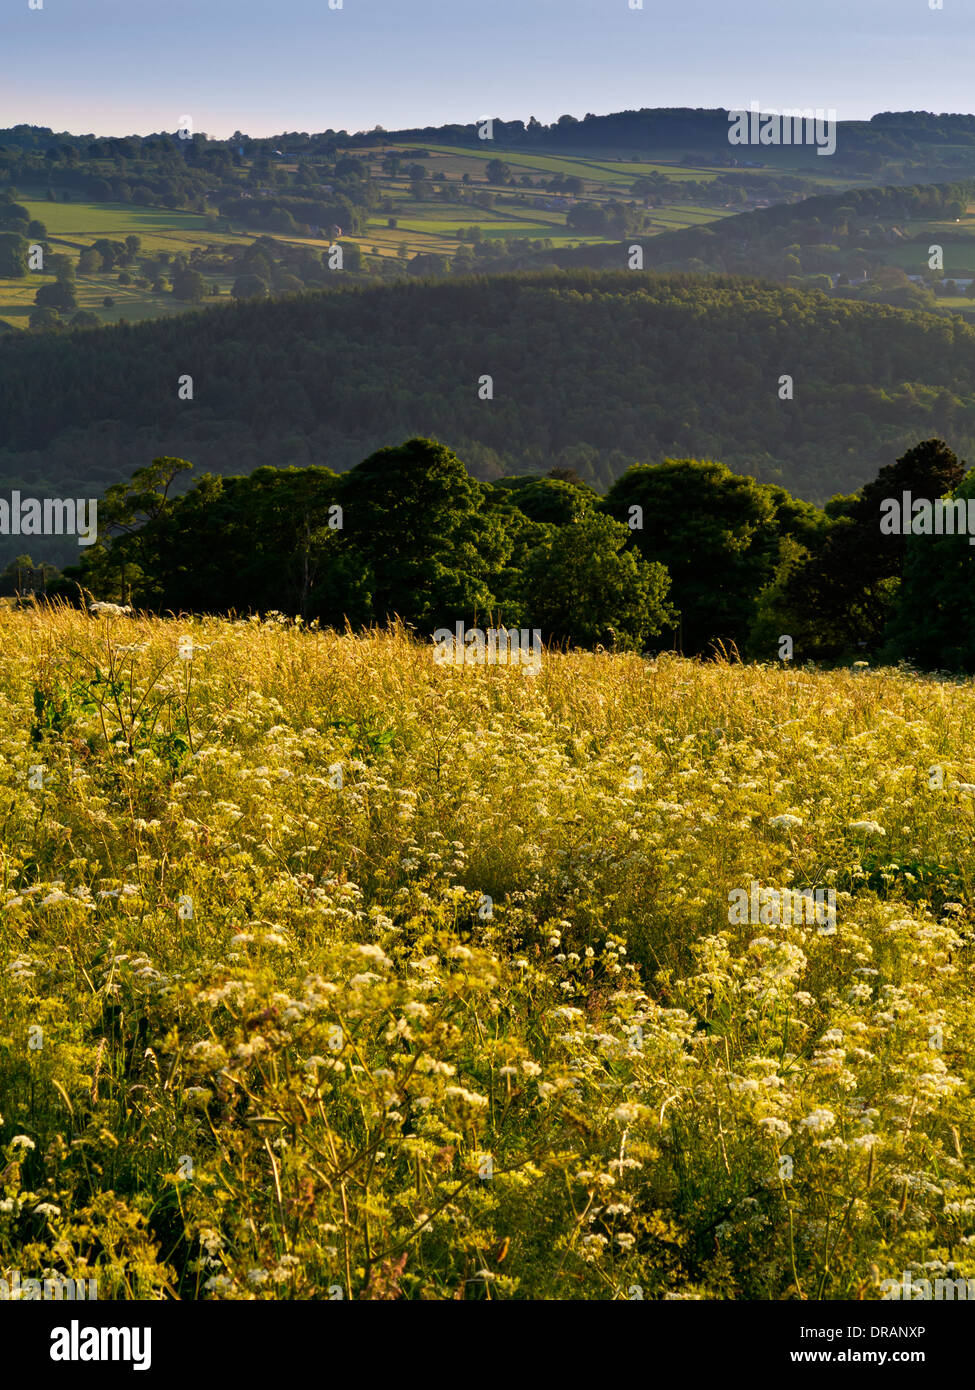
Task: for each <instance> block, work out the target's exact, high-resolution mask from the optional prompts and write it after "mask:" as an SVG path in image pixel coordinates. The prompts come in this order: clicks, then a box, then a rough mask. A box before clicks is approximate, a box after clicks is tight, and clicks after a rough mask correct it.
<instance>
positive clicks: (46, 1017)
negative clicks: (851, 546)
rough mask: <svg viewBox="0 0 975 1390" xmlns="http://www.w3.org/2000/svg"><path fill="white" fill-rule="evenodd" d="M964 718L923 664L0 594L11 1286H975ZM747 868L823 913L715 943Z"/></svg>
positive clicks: (536, 1290)
mask: <svg viewBox="0 0 975 1390" xmlns="http://www.w3.org/2000/svg"><path fill="white" fill-rule="evenodd" d="M186 638H190V639H192V645H190V644H188V643H187V642H186V641H185V639H186ZM181 639H183V648H182V650H183V655H182V656H181V655H180V643H181ZM973 734H975V692H973V687H972V685H971V683H967V684H961V683H950V682H943V681H938V680H934V679H925V678H922V677H920V676H917V675H915V674H912V673H910V672H904V671H894V670H882V671H877V672H871V671H865V670H859V671H843V672H833V673H828V674H827V673H817V672H814V671H811V670H803V669H799V670H792V669H787V668H778V667H771V666H751V667H746V666H741V665H734V664H728V663H724V664H714V665H700V664H697V663H692V662H688V661H683V660H679V659H675V658H673V657H662V658H660V659H658V660H656V661H653V662H646V661H644V660H641V659H639V658H637V657H634V656H613V655H608V654H602V653H597V654H568V655H551V656H547V657H546V658H545V659H544V660H543V664H542V668H541V671H540V672H539V673H538V674H537V675H532V674H530V673H528V672H527V671H525V670H523V669H520V668H510V669H507V668H498V667H484V668H478V667H473V668H466V669H465V668H456V667H450V666H439V665H436V664H435V663H434V660H433V654H432V649H431V648H430V647H429V646H426V645H423V644H421V643H418V642H415V641H413V640H411V639H410V638H409V637H408V636H407V635H406V634H405V633H403V632H402V631H400V630H390V631H382V632H379V631H377V632H373V633H371V634H367V635H365V636H360V637H352V636H342V635H337V634H333V633H327V632H319V631H314V630H311V631H309V630H305V629H303V628H301V627H300V626H294V625H292V624H290V623H287V622H285V621H284V620H283V619H282V620H277V619H275V618H273V617H272V618H270V619H268V620H265V621H264V622H257V621H256V620H254V621H250V622H240V623H233V622H229V621H224V620H217V619H204V620H199V619H196V620H191V621H190V620H188V621H185V622H173V621H162V620H158V619H138V620H126V619H105V618H100V619H97V620H96V619H91V618H88V617H87V616H85V615H84V614H79V613H77V612H73V611H70V610H67V609H61V610H56V611H51V610H27V611H20V612H12V611H8V610H0V759H2V761H0V856H2V858H0V872H2V882H0V1014H2V1017H0V1112H2V1121H0V1187H2V1193H0V1273H2V1267H3V1266H8V1267H10V1268H17V1269H19V1270H21V1272H22V1274H23V1275H24V1276H25V1277H26V1276H35V1277H44V1274H45V1273H48V1274H50V1273H51V1272H54V1271H58V1272H61V1273H64V1274H66V1275H70V1276H73V1277H76V1278H82V1277H84V1278H90V1277H97V1279H98V1281H99V1293H100V1295H101V1296H102V1297H107V1296H114V1297H122V1298H125V1297H140V1298H166V1297H181V1298H203V1297H205V1298H235V1299H240V1298H305V1299H312V1298H338V1297H342V1298H350V1297H351V1298H380V1299H382V1298H396V1297H408V1298H425V1299H462V1298H489V1299H495V1298H504V1299H509V1298H535V1299H554V1298H559V1299H563V1298H565V1299H602V1298H611V1299H612V1298H621V1299H627V1298H638V1297H643V1298H646V1299H651V1298H728V1299H785V1298H825V1299H840V1298H866V1299H870V1298H876V1297H879V1296H880V1289H881V1284H880V1281H881V1280H882V1279H884V1278H888V1277H891V1278H899V1277H900V1275H901V1272H902V1271H903V1270H908V1269H909V1270H912V1271H913V1272H914V1273H915V1274H917V1275H920V1274H921V1272H922V1270H923V1269H924V1270H927V1269H932V1270H936V1271H937V1272H938V1273H939V1274H940V1273H943V1272H945V1271H947V1272H948V1273H950V1274H953V1275H954V1276H956V1277H970V1276H973V1275H975V1252H973V1245H975V1182H973V1179H972V1175H971V1154H972V1151H973V1146H975V1108H973V1100H972V1094H971V1081H972V1075H973V1052H972V1045H973V1041H975V1038H973V1032H975V1029H973V1023H972V1009H971V1003H970V1001H971V994H972V985H973V968H972V948H971V941H972V928H973V917H975V914H973V906H972V904H973V898H972V875H973V861H975V855H973V851H972V845H973V838H975V835H973V832H975V800H973V792H975V786H973V785H972V784H973V782H975V763H973V757H975V755H973V753H972V749H973V747H975V740H973ZM932 769H934V770H933V771H932ZM780 817H785V818H786V819H785V820H780V819H779V818H780ZM773 822H775V823H774V824H773ZM752 881H757V882H758V883H759V884H761V885H762V886H763V887H765V888H785V887H791V888H805V887H812V888H833V889H835V890H836V892H837V908H838V910H837V922H836V930H835V932H833V933H829V932H825V931H823V930H822V929H821V928H819V927H817V926H816V925H785V924H782V923H779V922H776V921H774V920H773V921H762V922H759V923H755V924H751V925H731V924H730V923H729V894H730V893H731V892H732V891H733V890H734V889H738V888H744V889H748V887H749V885H750V883H751V882H752Z"/></svg>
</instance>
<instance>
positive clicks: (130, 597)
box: [3, 437, 975, 672]
mask: <svg viewBox="0 0 975 1390" xmlns="http://www.w3.org/2000/svg"><path fill="white" fill-rule="evenodd" d="M191 467H192V465H190V464H188V463H186V462H185V461H183V460H181V459H175V458H166V457H161V458H157V459H155V460H154V461H153V463H152V464H151V465H150V466H149V467H147V468H144V469H141V470H139V471H138V472H137V473H136V474H134V475H133V477H132V478H131V480H130V481H129V482H127V483H124V484H116V485H114V486H113V487H111V488H110V489H109V490H108V492H107V494H106V496H105V497H104V499H103V500H102V502H101V504H100V508H99V521H100V527H99V538H98V541H97V543H96V544H95V545H94V546H92V547H91V548H90V549H88V550H86V551H85V552H84V555H83V558H82V560H81V562H80V564H78V565H77V566H75V567H73V568H69V569H68V570H66V571H65V573H64V574H63V575H62V574H58V573H57V572H55V571H53V570H51V569H50V568H48V569H47V570H46V571H39V570H37V569H36V568H35V567H34V566H33V564H32V561H31V560H30V558H29V557H27V556H21V557H19V558H18V559H17V560H16V561H14V562H12V563H11V565H9V566H8V567H7V570H6V572H5V574H4V576H3V587H6V589H7V590H8V591H10V592H19V593H24V592H26V591H28V590H31V591H33V590H37V589H41V590H42V591H43V592H44V594H45V595H46V597H47V598H66V599H68V600H70V601H83V600H85V599H86V597H87V595H89V594H91V595H94V596H95V597H96V598H98V599H102V600H107V601H110V602H118V603H122V604H126V603H128V604H132V605H133V606H135V607H137V608H140V609H148V610H151V611H156V612H159V613H165V612H177V613H178V612H207V613H229V612H234V613H237V614H244V613H252V612H268V611H270V610H273V611H277V612H283V613H287V614H291V615H294V616H300V617H301V618H303V619H304V620H305V621H309V622H310V621H318V622H319V623H321V624H324V625H330V626H334V627H337V628H344V627H345V626H346V625H351V626H352V627H353V628H357V629H359V628H363V627H368V626H370V625H372V624H375V623H380V624H382V623H386V622H387V621H389V620H390V619H392V618H399V619H401V620H402V621H404V622H406V623H407V624H409V625H410V626H412V627H413V628H414V629H415V630H416V631H417V632H418V633H420V634H423V635H428V636H429V635H430V634H432V633H433V631H434V630H435V629H437V628H441V627H450V628H451V629H453V627H454V625H455V624H456V623H457V622H458V621H461V622H464V623H465V624H466V625H468V626H477V625H481V626H488V625H491V626H508V627H518V628H522V627H526V628H530V629H536V628H537V629H539V630H540V631H541V632H542V635H543V639H544V640H545V642H546V643H549V644H551V643H558V644H565V645H577V646H582V647H588V648H594V647H597V646H603V647H606V648H609V649H612V650H622V651H625V650H635V651H648V650H649V651H655V650H662V649H663V648H666V647H674V648H676V649H678V650H680V651H682V652H684V653H685V654H688V655H702V656H707V655H709V654H713V652H714V651H716V650H732V651H735V650H737V651H738V652H739V653H740V654H741V655H742V656H744V657H748V658H753V659H757V660H772V659H777V658H779V657H785V658H786V659H791V660H795V661H797V662H803V661H809V660H813V661H826V662H843V661H850V660H853V659H862V658H865V657H866V658H868V659H875V658H880V659H883V660H886V661H895V660H907V661H911V662H914V663H916V664H919V665H921V666H924V667H926V668H933V669H943V670H953V671H964V672H973V671H975V623H973V621H972V619H973V618H975V582H973V581H975V551H973V548H972V547H971V546H970V545H969V544H968V536H967V534H957V535H955V534H952V535H943V536H936V535H934V534H924V535H904V534H902V533H900V532H890V533H889V534H888V533H887V531H885V529H884V526H883V525H882V524H881V521H882V518H883V516H884V511H885V506H886V505H887V504H888V502H889V500H890V499H894V500H897V502H898V504H899V502H900V499H902V498H903V496H904V494H905V493H910V494H911V496H912V497H913V498H915V499H927V500H928V501H929V502H933V501H934V500H935V499H937V498H943V497H947V498H951V497H955V498H958V499H960V500H965V499H968V498H969V497H971V498H973V499H975V470H972V471H971V472H969V473H966V468H965V465H964V464H962V463H961V462H959V460H958V458H957V456H956V455H955V454H954V453H953V452H952V451H951V449H949V448H948V446H947V445H946V444H945V443H944V442H943V441H941V440H938V439H929V440H926V441H923V442H922V443H920V444H917V445H915V446H913V447H912V448H911V449H909V450H908V451H907V452H906V453H905V454H903V455H902V456H901V457H900V458H899V459H897V460H896V462H894V463H892V464H889V465H886V466H885V467H883V468H882V469H881V470H880V471H879V473H878V475H877V477H876V478H875V479H873V480H872V481H871V482H870V483H868V484H866V485H865V486H864V487H863V488H861V489H859V490H858V491H857V492H855V493H852V494H848V495H838V496H836V497H834V498H832V499H830V501H829V502H828V503H827V505H826V506H825V507H824V508H819V507H817V506H815V505H813V504H812V503H809V502H805V501H802V500H800V499H797V498H794V497H792V496H791V495H790V494H789V492H788V491H786V489H784V488H781V487H778V486H776V485H773V484H763V483H759V482H757V481H756V480H755V479H754V478H751V477H747V476H745V475H740V474H735V473H733V472H732V471H731V470H730V469H729V468H727V467H726V466H725V465H724V464H721V463H717V462H715V461H712V460H698V459H667V460H665V461H664V462H662V463H660V464H658V465H638V466H636V467H633V468H630V469H628V470H627V471H626V472H625V473H624V474H623V475H622V476H621V477H620V478H619V479H617V481H616V482H614V483H613V485H612V486H611V487H610V488H609V489H608V491H607V492H606V493H605V494H603V495H601V494H600V493H598V492H597V491H596V490H595V489H594V488H592V487H591V486H589V484H587V483H586V482H585V481H584V480H583V479H581V478H580V477H579V476H578V475H577V474H575V473H574V472H573V471H572V470H569V469H554V470H551V471H550V472H549V473H548V474H547V475H545V476H537V475H524V474H522V475H515V476H510V477H506V478H501V479H498V480H497V481H496V482H494V483H488V482H484V481H479V480H477V479H475V478H473V477H472V476H471V474H470V472H469V471H468V469H467V468H466V467H465V466H464V464H463V462H462V461H461V460H460V459H459V458H458V456H457V455H456V454H455V453H454V452H453V451H452V450H450V449H448V448H447V447H446V446H445V445H444V444H441V443H437V442H435V441H432V440H429V439H424V438H419V437H417V438H413V439H410V440H408V441H407V442H405V443H403V444H400V445H397V446H394V447H389V448H384V449H380V450H378V451H377V452H375V453H374V454H372V455H370V456H369V457H368V458H367V459H365V460H364V461H363V462H361V463H359V464H357V465H356V466H355V467H354V468H352V469H350V470H349V471H348V472H346V473H344V474H338V473H335V472H334V471H332V470H330V469H327V468H304V469H301V468H284V469H280V468H272V467H263V468H259V469H257V470H256V471H255V472H254V473H252V474H250V475H244V476H238V475H235V476H228V477H219V476H216V475H214V474H204V475H203V476H202V477H201V478H200V479H199V480H198V481H197V482H196V483H195V484H194V485H193V486H191V487H189V488H188V489H186V490H184V491H182V492H180V491H179V483H180V481H181V480H185V477H186V475H187V473H188V471H189V470H190V468H191ZM972 517H973V519H975V501H973V505H972ZM888 530H889V528H888Z"/></svg>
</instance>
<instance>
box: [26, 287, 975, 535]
mask: <svg viewBox="0 0 975 1390" xmlns="http://www.w3.org/2000/svg"><path fill="white" fill-rule="evenodd" d="M83 347H84V350H83V351H79V350H78V348H79V340H78V339H77V337H76V334H75V333H72V332H68V333H59V334H50V335H49V334H43V335H36V336H35V335H32V336H30V337H28V338H20V337H18V338H17V339H16V340H12V339H10V338H7V339H4V340H2V341H0V480H2V484H3V486H4V487H5V488H13V487H17V488H20V489H21V490H22V491H25V492H26V493H27V494H29V495H41V496H43V495H64V494H65V493H67V495H72V496H92V495H98V494H99V493H101V492H102V491H104V490H105V488H107V487H108V486H110V485H111V484H112V483H115V482H118V481H119V480H120V479H122V478H124V477H126V476H127V475H128V474H129V473H130V472H131V466H132V461H133V460H136V459H139V458H140V457H141V458H152V457H155V456H157V455H162V454H164V455H170V456H176V457H183V458H191V459H192V460H193V461H194V463H195V464H196V465H197V466H198V467H199V468H201V469H204V470H207V471H210V472H214V473H241V472H249V471H251V470H253V469H255V468H258V467H260V466H262V465H265V464H274V465H276V466H280V465H295V466H307V465H310V464H316V465H323V466H327V467H329V468H333V469H335V470H336V471H343V470H345V469H347V468H349V467H351V466H352V465H354V464H355V463H356V462H358V461H359V460H360V459H362V458H363V457H364V456H365V455H366V454H368V453H369V452H370V451H372V450H375V449H377V448H379V447H381V446H382V445H387V444H392V443H395V442H397V441H399V440H402V439H403V438H405V437H408V436H410V435H424V436H430V437H436V438H441V439H445V440H449V442H450V443H451V444H452V446H453V447H455V448H456V449H457V450H458V452H459V453H460V454H461V456H462V457H463V458H464V460H465V462H466V464H467V465H468V467H469V468H470V469H471V470H472V472H473V473H474V474H475V476H477V477H479V478H483V479H492V478H499V477H501V476H503V475H504V474H506V473H511V472H534V473H544V472H546V471H547V470H548V469H551V468H553V467H569V468H574V469H576V471H577V472H578V473H579V474H580V475H581V476H582V477H583V478H585V479H586V480H587V481H588V482H590V483H593V484H595V485H597V486H599V487H601V488H606V487H609V486H610V485H611V484H612V483H613V481H614V480H615V479H616V478H617V477H619V475H620V474H621V473H622V472H623V471H624V470H625V469H626V468H628V467H630V466H631V465H633V464H634V463H656V462H659V461H660V460H661V459H662V458H665V457H668V456H669V457H678V458H679V457H688V456H693V457H705V458H716V459H720V460H721V461H722V462H724V463H725V464H727V465H728V466H729V467H731V468H732V469H734V470H735V471H737V472H740V473H747V474H751V475H753V476H755V477H756V478H758V479H759V480H761V481H765V482H774V483H779V484H782V485H783V486H786V487H788V488H789V489H790V490H791V491H792V492H794V493H795V494H797V495H798V496H801V497H804V498H807V499H809V500H813V501H819V502H822V501H824V500H825V499H826V498H827V497H829V496H830V495H832V494H833V493H835V492H848V491H850V490H851V489H852V488H854V487H856V486H858V485H860V484H861V483H863V482H864V480H865V479H866V478H867V477H869V476H870V475H871V474H872V473H873V472H875V471H876V468H877V467H878V466H880V465H881V464H882V463H883V462H884V461H885V460H886V459H889V458H890V457H891V456H892V455H895V454H897V453H899V452H901V451H902V450H903V449H904V448H907V447H909V445H910V444H911V443H912V442H913V441H914V440H916V439H917V438H918V437H922V436H925V435H929V434H932V433H938V434H941V435H943V436H945V437H946V438H948V440H949V442H950V443H951V444H952V446H953V447H955V448H957V449H959V451H968V450H970V449H971V447H972V443H973V441H975V385H973V383H975V331H973V330H972V329H971V328H969V327H967V326H966V325H964V324H963V323H961V322H960V321H959V320H957V319H940V318H936V317H934V316H932V315H928V314H922V313H914V312H905V311H902V310H897V309H893V308H889V307H885V306H877V305H860V304H853V303H847V302H844V301H840V300H835V299H829V298H827V297H826V296H825V295H821V294H817V293H812V294H808V293H800V292H798V291H795V290H790V289H785V288H780V287H775V286H772V285H768V284H761V283H758V282H753V281H748V280H740V279H728V278H721V277H716V278H713V279H708V280H701V279H695V278H693V277H690V276H659V275H654V274H641V273H636V272H628V271H621V272H618V273H609V272H604V273H597V272H587V271H577V272H572V273H569V274H566V273H558V272H555V273H550V274H535V275H508V276H500V277H493V278H491V279H487V278H483V277H477V278H465V279H456V280H448V281H437V282H428V281H425V280H422V279H417V280H416V281H409V282H400V283H396V284H394V285H390V286H386V287H381V288H372V287H360V288H355V289H349V290H341V291H336V292H334V293H332V294H326V295H320V294H304V295H296V296H293V297H292V296H289V297H286V298H284V299H282V300H278V301H274V302H264V303H257V302H255V303H250V302H246V303H240V304H235V305H232V306H227V307H226V308H219V309H214V310H213V311H212V312H210V313H208V314H205V315H200V316H195V317H190V318H186V319H173V320H169V321H161V322H153V323H147V324H144V325H141V326H138V327H133V326H129V325H120V326H118V327H116V328H103V329H97V330H94V329H93V330H89V331H86V332H85V336H84V339H83ZM788 378H791V384H790V382H789V381H788V380H787V379H788ZM187 379H190V380H187ZM190 393H191V396H192V398H190ZM790 396H791V398H790ZM4 553H5V554H6V555H8V556H9V555H10V554H11V553H13V552H12V551H11V548H10V543H9V542H8V543H7V544H6V549H5V551H4ZM61 553H62V556H63V551H62V552H61ZM45 558H56V557H50V556H45Z"/></svg>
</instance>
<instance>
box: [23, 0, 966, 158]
mask: <svg viewBox="0 0 975 1390" xmlns="http://www.w3.org/2000/svg"><path fill="white" fill-rule="evenodd" d="M638 3H639V0H274V2H273V3H272V0H165V3H159V0H0V53H2V54H3V57H4V63H3V68H4V79H3V84H2V86H0V127H4V126H11V125H17V124H19V123H21V122H26V123H28V124H30V125H40V126H50V127H52V128H53V129H54V130H56V131H61V130H67V131H71V132H73V133H75V134H89V133H91V134H95V135H123V134H149V133H151V132H155V131H161V130H169V131H175V130H176V129H178V127H179V126H180V124H181V122H182V120H183V118H184V117H185V116H189V117H190V118H191V120H192V124H193V129H194V130H195V131H198V132H199V131H205V132H207V133H208V134H209V135H211V136H214V137H216V138H224V137H226V136H228V135H231V134H232V133H233V132H234V131H235V130H241V131H244V132H245V133H246V134H250V135H256V136H259V135H275V134H280V133H283V132H285V131H307V132H308V133H313V132H316V131H321V130H326V129H329V128H332V129H334V130H343V129H344V130H348V131H350V132H351V131H356V130H367V129H371V128H372V127H374V126H376V125H382V126H384V127H385V128H386V129H387V130H395V129H400V128H405V127H412V126H422V125H441V124H444V123H448V122H462V123H469V122H472V121H476V120H480V119H483V118H484V117H486V116H495V117H500V118H502V119H506V120H512V119H516V118H517V119H521V120H527V119H528V118H529V117H530V116H535V117H536V118H537V119H538V120H540V121H544V122H548V121H552V120H555V119H557V118H558V117H559V116H561V115H563V114H566V113H569V114H571V115H574V116H577V117H580V118H581V117H582V116H584V115H586V113H587V112H590V111H591V112H594V113H596V114H597V115H599V114H605V113H606V112H610V111H621V110H626V109H630V108H636V107H643V106H707V107H718V106H720V107H728V108H735V109H737V108H742V107H747V106H749V104H750V103H751V102H752V101H757V102H759V103H760V105H761V106H762V107H763V108H781V107H807V106H812V107H822V108H824V110H829V109H830V108H832V109H834V110H835V111H836V114H837V117H838V119H840V120H862V119H867V118H869V117H870V116H871V115H873V114H874V113H875V112H877V111H891V110H900V111H905V110H907V111H912V110H913V111H918V110H929V111H936V112H943V111H951V112H969V113H970V112H972V111H973V110H975V83H973V81H972V76H971V64H970V62H969V61H968V55H969V54H971V53H975V48H973V46H972V41H973V40H975V5H973V4H972V3H971V0H942V4H943V7H942V8H941V9H932V8H931V6H932V4H936V3H937V0H642V8H631V6H635V5H637V4H638ZM31 4H33V5H35V6H36V5H38V4H40V8H31ZM336 4H340V5H341V8H336V9H333V8H331V6H332V5H336Z"/></svg>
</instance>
